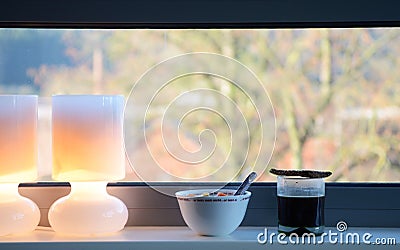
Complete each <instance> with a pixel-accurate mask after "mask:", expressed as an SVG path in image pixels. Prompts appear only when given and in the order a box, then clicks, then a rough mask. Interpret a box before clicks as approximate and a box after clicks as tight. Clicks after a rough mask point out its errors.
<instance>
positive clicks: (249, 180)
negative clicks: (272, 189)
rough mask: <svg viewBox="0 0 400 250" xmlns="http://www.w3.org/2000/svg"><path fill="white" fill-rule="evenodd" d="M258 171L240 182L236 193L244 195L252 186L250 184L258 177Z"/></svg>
mask: <svg viewBox="0 0 400 250" xmlns="http://www.w3.org/2000/svg"><path fill="white" fill-rule="evenodd" d="M256 177H257V173H256V172H251V173H250V174H249V175H248V176H247V177H246V179H245V180H244V181H243V182H242V184H240V186H239V188H238V189H237V191H236V193H235V195H242V194H244V193H245V192H246V190H247V189H248V188H249V187H250V184H251V183H252V182H253V181H254V180H255V179H256Z"/></svg>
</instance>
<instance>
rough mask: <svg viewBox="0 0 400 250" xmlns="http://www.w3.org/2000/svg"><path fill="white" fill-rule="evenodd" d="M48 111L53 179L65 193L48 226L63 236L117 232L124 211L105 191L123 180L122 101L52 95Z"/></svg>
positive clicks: (109, 97)
mask: <svg viewBox="0 0 400 250" xmlns="http://www.w3.org/2000/svg"><path fill="white" fill-rule="evenodd" d="M52 106H53V108H52V117H53V118H52V120H53V123H52V126H53V129H52V130H53V146H52V147H53V179H55V180H57V181H67V182H70V183H71V192H70V194H69V195H67V196H65V197H62V198H60V199H59V200H57V201H56V202H55V203H54V204H53V205H52V206H51V207H50V211H49V215H48V218H49V223H50V225H51V226H52V228H53V229H54V231H56V232H57V233H66V234H104V233H113V232H117V231H119V230H121V229H123V227H124V226H125V224H126V222H127V220H128V210H127V208H126V206H125V204H124V203H123V202H122V201H121V200H119V199H118V198H116V197H114V196H111V195H109V194H108V193H107V190H106V187H107V182H108V181H114V180H119V179H123V178H124V177H125V154H124V146H123V108H124V98H123V96H118V95H56V96H53V98H52Z"/></svg>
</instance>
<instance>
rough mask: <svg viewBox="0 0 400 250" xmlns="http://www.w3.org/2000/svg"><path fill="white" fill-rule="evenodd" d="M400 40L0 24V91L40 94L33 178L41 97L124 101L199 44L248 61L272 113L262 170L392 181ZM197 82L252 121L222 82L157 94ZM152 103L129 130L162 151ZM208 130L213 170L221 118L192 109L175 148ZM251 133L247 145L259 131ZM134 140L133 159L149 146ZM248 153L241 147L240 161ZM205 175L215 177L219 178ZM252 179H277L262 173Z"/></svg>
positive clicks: (191, 144)
mask: <svg viewBox="0 0 400 250" xmlns="http://www.w3.org/2000/svg"><path fill="white" fill-rule="evenodd" d="M399 44H400V29H397V28H374V29H365V28H363V29H273V30H264V29H253V30H240V29H237V30H224V29H220V30H212V29H210V30H147V29H145V30H60V29H57V30H51V29H45V30H40V29H0V91H1V93H2V94H15V93H21V94H25V93H31V94H39V95H40V96H41V97H42V99H41V103H40V108H41V110H40V111H39V118H40V119H42V120H41V121H39V133H40V138H39V143H40V147H39V168H40V174H41V175H46V174H48V171H49V170H50V165H51V158H50V157H51V152H50V151H49V143H50V142H51V135H50V134H49V131H50V130H49V128H50V124H49V121H50V118H49V117H50V103H49V98H48V97H50V96H51V95H53V94H87V93H97V94H123V95H125V96H126V97H127V96H128V94H129V91H130V90H131V88H132V86H133V84H134V83H135V82H136V81H137V80H138V79H139V77H140V76H141V75H142V74H143V73H144V72H145V71H146V70H148V69H149V68H150V67H152V66H154V65H155V64H157V63H159V62H161V61H163V60H165V59H167V58H169V57H172V56H176V55H179V54H182V53H188V52H199V51H202V52H213V53H219V54H222V55H225V56H229V57H232V58H234V59H236V60H238V61H240V62H241V63H243V64H244V65H246V66H247V67H249V68H250V69H251V70H252V71H253V72H254V73H255V74H256V75H257V76H258V77H259V79H260V80H261V82H262V83H263V84H264V85H265V88H266V89H267V91H268V92H269V95H270V98H271V101H272V103H273V105H274V109H275V113H276V118H277V141H276V147H275V151H274V154H273V156H272V159H271V162H270V163H269V166H274V167H277V168H295V169H324V170H331V171H333V175H332V177H330V178H329V179H328V180H329V181H378V182H386V181H388V182H393V181H398V180H399V179H400V161H399V159H400V158H399V154H400V143H399V141H400V127H399V126H400V108H399V106H400V82H399V81H400V70H399V68H400V56H399V55H400V46H399ZM189 80H190V81H189ZM198 86H203V87H206V88H211V89H215V90H217V91H220V92H221V93H223V94H224V95H226V96H228V97H230V98H231V99H232V100H235V101H236V102H237V103H238V105H239V106H240V108H241V110H242V112H243V113H244V114H245V116H246V119H247V120H248V121H249V123H251V121H252V119H253V118H254V117H255V115H256V114H255V112H254V110H253V109H252V107H251V105H249V104H250V101H249V100H247V99H246V98H244V97H243V93H242V92H241V91H238V89H237V87H235V86H234V85H233V84H230V83H229V82H225V81H222V80H220V79H207V77H191V78H188V79H186V81H185V83H179V82H176V83H171V86H169V87H168V88H166V89H165V92H164V93H163V95H165V96H166V98H167V97H168V96H169V97H170V98H173V97H176V96H177V95H179V93H181V92H182V91H186V90H190V89H191V88H195V87H198ZM250 91H257V90H256V89H254V90H250ZM260 98H261V97H260ZM202 100H203V99H201V98H200V102H201V101H202ZM212 101H214V102H215V105H216V109H217V110H218V109H224V107H223V105H224V104H223V102H218V100H212ZM157 105H158V106H159V107H160V110H162V108H163V105H165V103H162V102H160V103H155V104H154V109H153V110H151V111H150V112H154V114H152V113H150V114H149V119H152V120H153V121H154V122H151V123H149V124H150V126H149V127H147V128H140V127H138V131H139V130H140V129H146V131H147V133H149V134H151V136H150V139H149V143H153V144H154V145H153V146H154V147H160V150H162V141H161V139H160V138H161V135H160V129H159V121H158V120H157V117H158V115H159V114H158V113H157V112H160V111H159V110H158V111H157V108H156V107H157ZM218 105H220V106H218ZM130 125H132V126H135V124H130ZM171 126H174V124H172V125H171ZM206 128H212V129H213V130H214V132H215V133H216V135H217V136H218V145H217V150H216V151H215V152H214V153H215V155H216V156H219V155H220V157H213V159H215V160H214V161H215V162H210V163H209V165H208V166H209V167H210V168H211V167H212V166H214V167H215V165H218V164H221V159H223V158H224V157H225V155H226V154H227V153H228V152H229V146H230V144H229V142H228V141H226V140H227V139H229V135H228V134H226V133H227V132H229V131H227V128H226V126H225V125H224V124H223V121H221V119H220V118H218V117H215V116H210V115H208V114H206V113H204V114H202V113H201V112H200V113H199V114H197V115H196V116H191V119H187V121H185V123H184V126H183V127H182V130H183V131H184V140H182V142H181V143H182V146H183V147H184V148H186V149H188V150H189V151H190V150H192V151H195V150H196V148H198V146H199V142H198V138H197V136H198V134H199V132H200V131H202V130H204V129H206ZM164 132H165V131H164ZM249 132H250V135H249V136H250V137H251V138H252V137H254V138H253V139H255V140H256V138H255V137H256V136H257V131H252V130H250V131H249ZM166 133H167V134H166V135H165V136H166V137H168V131H167V132H166ZM242 136H243V137H247V136H248V135H247V134H246V133H243V135H242ZM136 143H137V149H136V150H137V152H138V154H140V152H141V150H145V149H146V145H145V144H144V142H141V141H138V142H136ZM256 150H258V148H250V149H249V157H252V156H254V155H255V154H256V153H257V152H255V151H256ZM240 153H241V152H231V154H232V157H231V158H230V162H229V164H238V163H237V162H235V161H237V160H235V155H240ZM261 153H263V152H261ZM239 158H241V157H239ZM138 159H139V160H140V157H139V158H138ZM141 160H142V162H139V163H136V164H142V165H143V166H145V165H146V164H147V163H146V159H141ZM158 160H160V161H164V162H165V163H166V164H167V165H168V166H170V168H171V169H169V171H172V172H174V171H175V174H178V175H179V174H180V173H179V171H182V168H181V167H180V168H177V169H175V170H174V166H175V162H174V160H173V159H172V158H171V157H170V158H168V157H163V158H160V159H158ZM266 164H267V163H266ZM205 168H206V167H205ZM267 170H268V168H267ZM177 171H178V172H177ZM187 171H189V172H190V167H188V170H187ZM197 171H200V172H202V171H204V172H207V171H209V170H207V169H200V170H197ZM127 175H128V176H127V180H138V178H137V177H136V175H135V173H134V171H133V170H132V169H131V168H129V166H127ZM214 178H216V179H212V180H218V176H217V177H214ZM238 178H239V179H240V178H242V177H241V176H238ZM259 180H260V181H271V180H275V177H274V176H271V175H269V174H268V173H265V174H264V175H263V176H261V178H260V179H259ZM165 181H168V180H165Z"/></svg>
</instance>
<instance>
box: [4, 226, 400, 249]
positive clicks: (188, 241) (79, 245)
mask: <svg viewBox="0 0 400 250" xmlns="http://www.w3.org/2000/svg"><path fill="white" fill-rule="evenodd" d="M267 230H268V235H271V234H272V233H275V234H277V231H276V228H274V227H268V228H267ZM329 230H331V231H332V232H335V233H338V231H337V230H336V228H327V229H326V230H325V232H328V231H329ZM262 232H265V228H264V227H241V228H239V229H238V230H236V231H235V232H233V233H232V234H231V235H229V236H224V237H203V236H198V235H196V234H195V233H193V232H192V231H191V230H190V229H189V228H187V227H126V228H125V229H124V230H122V231H121V232H119V233H116V234H112V235H107V236H88V237H75V236H64V235H57V234H55V233H54V232H53V231H52V230H51V229H50V228H48V227H39V228H38V229H37V230H35V231H34V232H32V233H29V234H25V235H18V236H6V237H2V238H0V248H1V249H11V248H12V249H41V250H46V249H57V250H63V249H129V250H132V249H143V250H145V249H208V250H210V249H221V248H222V247H223V248H225V249H230V250H234V249H281V248H284V247H290V246H291V247H293V249H299V247H306V248H307V249H311V248H319V247H323V248H324V249H338V248H348V249H363V248H365V247H366V246H365V245H366V244H365V243H362V242H361V243H360V244H345V243H343V244H340V243H336V244H332V243H330V242H329V240H328V237H326V238H325V241H324V243H323V244H322V246H320V245H319V244H315V245H314V244H299V245H295V244H290V243H289V244H288V245H287V246H285V245H282V244H279V242H277V239H276V237H275V238H274V241H273V243H272V244H270V243H269V242H267V243H265V244H260V243H258V241H257V236H258V234H260V233H262ZM346 233H358V234H359V235H360V236H361V237H362V235H363V234H364V233H370V234H371V235H372V237H371V238H370V241H371V242H372V241H374V240H375V239H377V238H380V239H383V238H385V239H388V238H395V240H396V244H397V245H395V246H394V245H391V246H389V245H375V244H374V249H380V247H381V248H382V249H388V247H389V248H390V247H393V248H394V247H396V248H398V246H399V243H400V229H395V228H351V229H349V230H347V231H345V232H344V233H343V235H344V236H345V234H346ZM319 239H320V238H317V241H318V240H319ZM337 239H338V240H339V239H340V238H339V237H337ZM286 240H287V238H286Z"/></svg>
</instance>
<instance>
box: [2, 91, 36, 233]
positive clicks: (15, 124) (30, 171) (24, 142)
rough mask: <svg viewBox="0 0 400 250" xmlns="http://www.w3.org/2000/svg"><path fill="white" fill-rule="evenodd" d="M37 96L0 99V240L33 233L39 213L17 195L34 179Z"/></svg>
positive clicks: (12, 96) (26, 199)
mask: <svg viewBox="0 0 400 250" xmlns="http://www.w3.org/2000/svg"><path fill="white" fill-rule="evenodd" d="M37 103H38V101H37V96H34V95H1V96H0V131H1V133H0V236H3V235H9V234H19V233H26V232H29V231H32V230H34V229H35V228H36V226H37V225H38V224H39V220H40V211H39V208H38V207H37V205H36V204H35V203H34V202H33V201H32V200H30V199H28V198H25V197H22V196H21V195H20V194H19V193H18V184H19V183H20V182H25V181H34V180H35V179H36V178H37V167H36V164H37V146H36V145H37Z"/></svg>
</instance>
